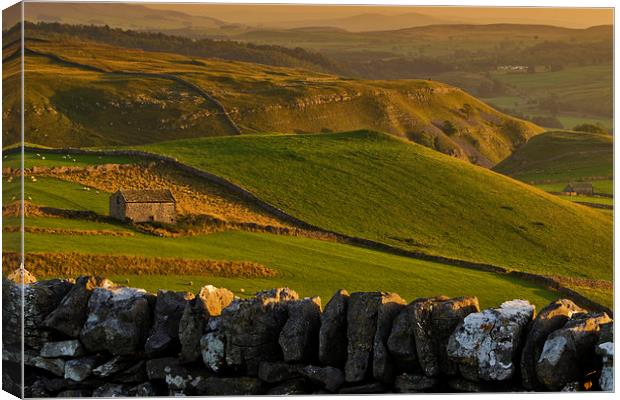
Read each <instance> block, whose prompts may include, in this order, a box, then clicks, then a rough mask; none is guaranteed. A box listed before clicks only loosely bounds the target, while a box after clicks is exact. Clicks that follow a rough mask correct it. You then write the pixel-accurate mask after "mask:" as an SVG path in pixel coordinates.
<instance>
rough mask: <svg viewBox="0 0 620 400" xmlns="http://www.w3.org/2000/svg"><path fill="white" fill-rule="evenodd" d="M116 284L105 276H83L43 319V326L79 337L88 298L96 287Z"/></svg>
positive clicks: (86, 310)
mask: <svg viewBox="0 0 620 400" xmlns="http://www.w3.org/2000/svg"><path fill="white" fill-rule="evenodd" d="M113 285H114V284H113V283H112V282H111V281H110V280H108V279H104V278H99V277H93V276H81V277H79V278H77V279H76V281H75V285H73V287H72V288H71V290H69V292H67V294H66V295H65V296H64V297H63V298H62V300H61V302H60V304H59V305H58V307H56V309H54V311H52V312H51V313H50V314H49V315H48V316H47V317H46V318H45V320H44V321H43V326H45V327H47V328H50V329H52V330H55V331H57V332H61V333H63V334H65V335H67V336H69V337H72V338H77V337H78V335H79V333H80V329H82V326H83V325H84V322H85V321H86V317H87V315H88V300H89V299H90V296H91V294H92V292H93V289H94V288H96V287H102V288H109V287H112V286H113Z"/></svg>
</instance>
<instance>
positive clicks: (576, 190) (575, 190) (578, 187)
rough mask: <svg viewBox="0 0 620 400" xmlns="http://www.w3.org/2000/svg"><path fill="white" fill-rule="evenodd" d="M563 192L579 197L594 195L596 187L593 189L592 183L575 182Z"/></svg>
mask: <svg viewBox="0 0 620 400" xmlns="http://www.w3.org/2000/svg"><path fill="white" fill-rule="evenodd" d="M562 192H563V193H564V194H567V195H569V196H577V195H580V194H582V195H593V194H594V187H592V183H590V182H574V183H569V184H568V185H566V187H565V188H564V190H563V191H562Z"/></svg>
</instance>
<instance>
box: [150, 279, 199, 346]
mask: <svg viewBox="0 0 620 400" xmlns="http://www.w3.org/2000/svg"><path fill="white" fill-rule="evenodd" d="M193 298H194V295H193V294H191V293H187V292H173V291H170V290H158V291H157V301H156V303H155V313H154V322H153V328H152V330H151V333H150V335H149V337H148V338H147V339H146V343H145V344H144V351H145V352H146V354H147V356H148V357H161V356H163V355H167V354H174V353H178V350H179V349H180V343H179V322H180V321H181V317H182V315H183V310H184V309H185V307H186V305H187V303H188V301H189V300H192V299H193Z"/></svg>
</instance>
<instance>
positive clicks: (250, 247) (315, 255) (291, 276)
mask: <svg viewBox="0 0 620 400" xmlns="http://www.w3.org/2000/svg"><path fill="white" fill-rule="evenodd" d="M26 156H27V163H26V165H27V166H26V168H32V167H35V166H36V167H39V170H38V172H37V174H41V173H43V171H44V168H46V167H53V166H57V167H67V166H72V167H73V168H76V167H78V168H82V171H88V168H92V167H95V166H97V165H100V166H101V165H110V164H119V163H120V164H126V163H130V164H132V165H133V166H134V167H137V166H138V165H144V166H146V165H148V164H149V162H148V160H141V159H140V158H138V157H135V158H126V157H123V156H112V155H110V156H103V157H99V156H92V155H91V156H89V155H83V154H72V157H70V158H66V157H65V155H64V154H63V155H60V154H48V153H43V152H42V153H41V154H40V155H38V156H37V155H36V153H35V152H29V151H27V152H26ZM73 159H75V160H76V161H75V162H73ZM7 165H8V166H11V167H13V168H15V167H17V166H18V165H19V155H18V154H15V153H13V154H10V155H8V157H7V158H6V159H5V166H7ZM149 168H151V167H149ZM84 173H85V172H84ZM114 174H115V173H114V172H113V170H111V171H110V172H109V173H106V179H110V175H114ZM125 174H126V172H125V173H122V174H119V176H118V177H119V178H120V177H121V175H122V176H124V175H125ZM35 175H36V174H35ZM33 176H34V175H31V174H30V173H29V176H28V178H27V179H26V184H25V188H24V190H25V196H26V200H27V201H28V202H29V205H30V206H29V207H28V208H27V209H28V210H29V213H28V214H27V215H26V218H25V229H26V232H27V235H26V238H25V240H26V243H25V249H26V259H27V266H28V270H29V271H30V272H31V273H34V274H35V276H37V277H38V278H51V277H57V276H65V277H67V276H71V277H74V276H78V275H80V274H87V273H90V274H105V275H106V276H108V277H110V278H112V279H113V280H114V281H116V282H126V280H129V282H131V284H132V285H137V286H140V287H145V288H147V289H148V290H151V291H153V292H155V291H156V290H158V289H168V290H187V286H188V282H190V281H191V282H193V284H194V285H197V286H199V287H200V286H202V285H206V284H212V285H217V286H223V287H227V288H230V289H232V290H233V291H235V294H237V295H239V296H241V297H244V296H247V295H251V293H254V292H256V291H260V290H263V289H265V288H268V287H276V286H289V287H293V288H295V290H297V291H299V292H300V293H301V294H302V295H320V296H322V297H324V298H329V297H330V296H331V294H332V293H333V292H334V291H336V290H337V289H339V288H342V287H346V288H347V289H349V290H362V291H366V290H376V289H384V290H393V291H396V292H398V293H399V294H401V295H402V296H405V298H408V299H414V298H416V297H420V296H434V295H437V294H440V293H441V294H446V295H452V296H458V295H462V294H466V293H475V294H476V295H477V296H478V297H479V298H480V301H481V304H484V305H488V306H495V305H497V304H499V303H501V302H502V301H504V300H506V299H509V298H518V297H524V296H525V297H527V298H528V299H529V300H530V301H531V302H533V303H534V304H536V305H537V306H543V305H545V304H547V303H548V302H549V301H552V300H554V299H556V298H557V297H558V296H560V294H558V293H557V292H554V291H553V290H548V289H546V288H544V287H542V286H540V285H539V284H537V283H534V282H528V281H525V280H523V279H519V278H518V277H515V276H508V275H502V274H495V273H492V272H484V271H478V270H473V269H469V268H461V267H457V266H453V265H446V264H442V263H438V262H430V261H423V260H418V259H412V258H408V257H400V256H396V255H393V254H388V253H384V252H381V251H375V250H371V249H367V248H360V247H357V246H351V245H347V244H344V243H338V242H335V241H333V240H318V239H316V238H312V237H299V236H291V235H286V234H279V235H274V234H268V233H264V232H255V231H254V232H248V231H243V230H239V229H238V228H237V229H229V230H225V231H217V232H215V233H213V232H211V233H208V234H206V233H202V234H192V235H182V236H179V237H158V236H156V235H152V234H147V233H144V232H141V231H137V230H136V229H135V227H134V226H132V225H130V224H121V223H119V222H117V221H114V220H110V219H107V218H106V217H105V216H106V215H107V207H108V198H109V194H110V193H109V191H110V190H115V189H109V188H108V191H105V190H102V188H105V187H106V185H105V184H104V182H102V181H97V182H96V185H97V186H96V187H93V188H91V190H84V188H85V186H84V184H83V183H81V184H76V183H75V182H73V181H70V180H69V179H73V178H72V177H71V176H70V175H64V176H62V175H57V177H56V178H50V177H49V176H44V175H43V176H37V177H36V178H33ZM82 177H84V175H82ZM63 178H64V179H63ZM177 183H178V184H183V183H184V182H182V181H179V182H177ZM19 185H20V183H19V180H16V179H11V178H10V177H7V176H4V178H3V185H2V189H3V202H4V205H7V206H10V205H11V204H12V203H14V202H15V200H16V198H15V196H19V192H20V186H19ZM205 186H209V183H207V182H205V181H202V182H196V184H195V185H183V186H182V187H180V188H172V190H174V191H175V197H177V202H178V203H177V206H180V203H181V200H182V199H181V192H180V191H182V192H190V196H195V195H197V194H198V191H197V190H204V188H205ZM96 188H99V189H100V190H95V189H96ZM237 205H239V204H237ZM35 206H41V207H46V208H49V207H52V208H54V209H57V210H58V211H59V212H60V211H63V210H64V212H65V215H67V217H59V214H53V216H46V215H45V214H43V215H41V214H40V213H45V210H43V209H41V210H39V211H35ZM67 210H71V211H78V212H80V211H82V212H83V211H86V210H90V211H93V212H96V213H97V214H98V215H99V216H100V219H96V220H93V219H92V218H84V217H82V218H80V217H79V215H76V214H75V213H74V215H73V216H72V217H70V218H69V215H70V214H68V211H67ZM178 211H179V212H180V213H181V214H180V215H182V216H184V217H187V214H186V212H184V210H183V209H179V210H178ZM3 222H4V224H3V228H4V234H3V250H4V251H5V252H10V253H13V254H14V253H16V252H17V251H18V250H17V249H19V233H18V232H16V228H17V227H18V226H19V225H20V222H21V220H20V217H16V216H8V215H6V214H5V215H4V217H3ZM5 255H6V254H5ZM102 257H103V260H105V262H106V264H105V265H100V264H98V263H97V262H96V260H101V259H102ZM118 257H120V259H118V260H117V258H118ZM155 257H156V258H157V259H155ZM149 260H156V261H154V262H155V263H157V262H158V260H162V261H163V260H177V261H175V262H174V265H176V266H178V265H179V264H180V265H183V263H191V262H203V263H204V262H206V261H208V260H225V261H226V262H253V263H258V264H260V265H263V266H265V267H266V268H269V269H270V270H272V271H275V273H276V275H275V276H247V274H246V275H241V276H234V275H230V274H221V273H217V271H210V270H206V271H204V270H201V271H202V272H201V273H197V272H196V271H195V270H194V271H193V273H189V272H185V273H174V274H172V273H168V274H162V273H161V269H155V270H153V269H152V267H149V265H152V264H153V262H150V263H149ZM132 261H133V263H134V264H136V265H134V266H133V267H134V268H137V270H132V267H129V268H128V267H127V263H129V262H132ZM5 268H7V265H6V264H5ZM603 300H604V301H603V303H604V304H608V300H607V299H603Z"/></svg>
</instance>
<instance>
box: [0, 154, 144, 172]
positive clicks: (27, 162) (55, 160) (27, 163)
mask: <svg viewBox="0 0 620 400" xmlns="http://www.w3.org/2000/svg"><path fill="white" fill-rule="evenodd" d="M20 160H21V154H19V153H12V154H7V155H5V156H4V157H3V160H2V166H3V167H4V168H6V167H9V168H15V169H17V168H20V167H21V165H20V163H21V161H20ZM73 160H75V161H73ZM136 162H138V160H137V159H135V158H133V157H126V156H96V155H90V154H71V152H67V153H66V154H52V153H37V152H36V151H33V152H25V153H24V168H26V169H28V168H32V167H33V166H38V167H63V166H73V167H87V166H89V165H101V164H109V163H111V164H134V163H136Z"/></svg>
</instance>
